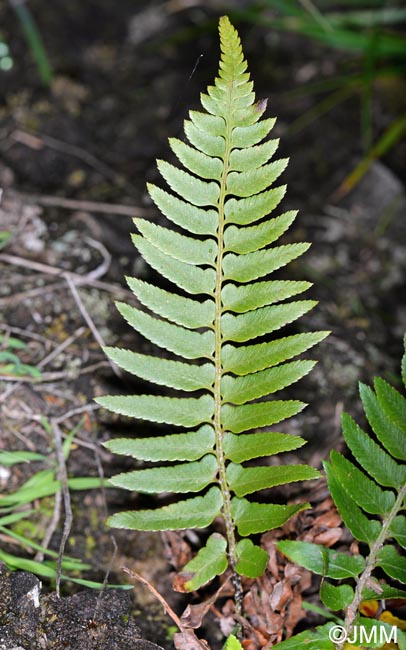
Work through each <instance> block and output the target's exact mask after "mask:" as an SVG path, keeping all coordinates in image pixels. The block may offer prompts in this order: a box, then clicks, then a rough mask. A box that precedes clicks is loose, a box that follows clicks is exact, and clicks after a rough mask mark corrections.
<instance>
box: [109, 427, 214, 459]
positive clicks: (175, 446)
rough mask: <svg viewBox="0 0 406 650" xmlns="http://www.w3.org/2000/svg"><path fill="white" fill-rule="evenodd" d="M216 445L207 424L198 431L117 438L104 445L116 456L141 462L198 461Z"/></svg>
mask: <svg viewBox="0 0 406 650" xmlns="http://www.w3.org/2000/svg"><path fill="white" fill-rule="evenodd" d="M214 443H215V436H214V431H213V428H212V427H210V426H208V425H207V424H205V425H203V426H202V427H200V429H198V430H197V431H190V432H189V433H176V434H171V435H168V436H154V437H152V438H132V439H130V440H129V439H128V438H116V439H114V440H108V441H107V442H105V443H103V444H104V446H105V447H106V448H107V449H109V450H110V451H112V452H113V453H115V454H124V455H125V456H132V457H133V458H138V459H139V460H149V461H154V462H157V461H165V460H166V461H171V460H198V459H199V458H201V457H202V456H204V455H205V454H208V453H209V452H210V451H212V449H213V447H214Z"/></svg>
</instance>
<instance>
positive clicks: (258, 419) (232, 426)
mask: <svg viewBox="0 0 406 650" xmlns="http://www.w3.org/2000/svg"><path fill="white" fill-rule="evenodd" d="M305 406H306V405H305V404H304V403H303V402H298V401H294V400H290V401H281V400H273V401H272V402H257V403H255V404H243V405H242V406H231V405H229V404H225V406H222V407H221V415H222V419H223V422H224V427H225V428H226V429H227V430H228V431H231V432H232V433H241V431H248V430H249V429H253V428H254V427H255V428H258V427H269V426H271V424H277V423H278V422H281V421H282V420H286V418H290V417H292V416H293V415H296V414H297V413H300V411H302V410H303V409H304V407H305Z"/></svg>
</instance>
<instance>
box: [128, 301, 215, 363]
mask: <svg viewBox="0 0 406 650" xmlns="http://www.w3.org/2000/svg"><path fill="white" fill-rule="evenodd" d="M116 306H117V309H118V311H119V312H120V314H121V315H122V316H123V317H124V318H125V320H126V321H127V323H128V324H129V325H131V327H133V328H134V329H135V330H136V331H137V332H139V333H140V334H142V335H143V336H145V338H147V339H149V340H150V341H152V343H155V344H156V345H159V347H161V348H164V349H166V350H169V351H170V352H174V354H177V355H178V356H180V357H184V358H185V359H199V358H201V357H206V358H208V359H210V358H211V356H212V350H213V346H214V334H213V332H211V331H206V332H203V333H202V334H200V333H199V332H190V331H189V330H187V329H184V328H183V327H178V326H177V325H172V323H167V322H166V321H164V320H159V319H158V318H153V317H152V316H150V315H149V314H146V313H144V312H142V311H141V310H139V309H135V308H134V307H130V305H126V304H125V303H121V302H117V303H116Z"/></svg>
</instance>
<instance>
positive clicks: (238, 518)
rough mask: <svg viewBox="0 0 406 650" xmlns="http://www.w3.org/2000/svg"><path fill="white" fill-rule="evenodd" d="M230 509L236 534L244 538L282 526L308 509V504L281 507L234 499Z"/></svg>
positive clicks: (238, 498)
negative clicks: (236, 529) (236, 530)
mask: <svg viewBox="0 0 406 650" xmlns="http://www.w3.org/2000/svg"><path fill="white" fill-rule="evenodd" d="M231 508H232V514H233V517H234V521H235V523H236V526H237V528H238V532H239V533H240V535H243V536H244V537H246V536H247V535H252V534H254V533H263V532H265V531H266V530H273V529H274V528H279V527H280V526H283V524H284V523H285V522H286V521H287V520H288V519H290V517H292V516H293V515H295V514H296V513H298V512H301V510H306V508H310V503H300V504H297V505H292V506H281V505H275V504H272V503H271V504H270V503H252V502H250V501H248V500H247V499H244V498H240V497H234V498H233V499H232V501H231Z"/></svg>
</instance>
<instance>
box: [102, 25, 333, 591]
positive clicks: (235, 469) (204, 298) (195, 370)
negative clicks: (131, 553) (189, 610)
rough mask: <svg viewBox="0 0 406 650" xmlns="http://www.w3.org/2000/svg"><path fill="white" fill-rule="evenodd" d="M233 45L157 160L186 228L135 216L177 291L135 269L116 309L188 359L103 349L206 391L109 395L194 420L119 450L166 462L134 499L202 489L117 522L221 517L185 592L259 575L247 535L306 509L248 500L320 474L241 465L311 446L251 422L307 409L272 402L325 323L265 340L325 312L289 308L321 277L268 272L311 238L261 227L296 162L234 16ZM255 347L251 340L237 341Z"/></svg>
mask: <svg viewBox="0 0 406 650" xmlns="http://www.w3.org/2000/svg"><path fill="white" fill-rule="evenodd" d="M220 40H221V52H222V55H221V62H220V70H219V76H218V77H217V78H216V80H215V83H214V85H212V86H209V88H208V90H207V93H204V94H202V96H201V103H202V110H201V111H196V110H193V111H190V113H189V119H188V120H186V121H185V125H184V131H185V136H186V142H183V141H182V140H180V139H177V138H172V139H170V146H171V149H172V151H173V153H174V154H175V157H176V158H177V161H178V164H175V165H174V164H169V163H167V162H165V161H162V160H160V161H158V170H159V172H160V174H161V177H162V179H163V180H164V181H165V182H166V189H162V188H160V187H158V186H157V185H148V191H149V194H150V196H151V199H152V200H153V202H154V203H155V205H156V206H157V207H158V208H159V210H160V211H161V212H162V214H163V215H164V216H165V217H166V218H167V219H168V220H169V221H170V222H172V223H173V224H175V225H176V226H178V227H179V230H180V231H179V232H178V231H176V232H175V231H174V230H173V229H172V228H168V227H164V226H162V225H156V224H153V223H151V222H149V221H146V220H144V219H135V220H134V222H135V225H136V227H137V231H138V232H137V234H135V235H133V242H134V244H135V246H136V248H137V250H138V252H139V253H140V254H141V255H142V257H143V258H144V260H145V261H146V262H147V263H148V264H149V266H150V267H152V268H153V269H154V270H155V271H157V272H158V273H159V274H160V275H161V276H162V277H164V278H166V280H169V282H170V283H171V284H172V287H173V290H170V289H169V290H168V289H162V288H160V287H158V286H155V285H154V284H151V283H149V282H145V281H142V280H139V279H137V278H127V282H128V285H129V287H130V289H131V290H132V291H133V293H134V294H135V296H136V297H137V299H138V300H139V302H140V303H141V305H142V308H135V307H130V306H129V305H126V304H125V303H117V307H118V310H119V311H120V313H121V314H122V316H123V317H124V318H125V320H126V321H127V322H128V323H129V324H130V325H131V326H132V327H133V328H134V329H135V330H136V331H137V332H139V333H140V334H141V335H142V336H144V337H145V338H147V339H148V340H149V341H151V342H152V343H154V344H155V345H157V346H159V347H161V348H164V349H165V350H166V351H168V352H171V353H173V354H175V355H176V356H177V357H178V359H171V358H169V359H167V358H165V359H163V358H159V357H158V356H150V355H145V354H139V353H137V352H134V351H131V350H126V349H122V348H111V347H108V348H105V352H106V354H107V355H108V356H109V358H110V359H111V360H112V361H114V362H115V363H117V364H118V365H119V366H120V367H121V368H123V369H125V370H127V371H128V372H130V373H132V374H133V375H135V376H137V377H139V378H141V379H143V380H146V381H149V382H153V383H155V384H158V385H162V386H167V387H170V388H173V389H176V390H179V391H182V392H183V393H190V392H191V393H193V392H195V391H200V395H199V396H198V397H196V396H192V397H183V396H182V397H177V398H175V397H161V396H156V395H134V396H107V397H103V398H100V399H99V400H98V402H99V403H100V404H101V405H102V406H105V407H106V408H108V409H110V410H112V411H114V412H116V413H119V414H123V415H126V416H129V417H134V418H137V419H142V420H150V421H152V422H159V423H166V424H171V425H175V426H179V427H184V428H185V429H190V430H189V431H184V432H182V431H181V432H179V431H177V432H176V433H168V435H163V436H162V435H160V436H156V437H152V438H148V439H145V438H136V439H134V440H127V439H125V438H121V439H118V440H112V441H109V442H108V443H106V446H107V447H108V448H109V449H110V450H111V451H114V452H116V453H119V454H126V455H129V456H133V457H135V458H138V459H140V460H146V461H150V462H153V463H157V465H156V466H155V467H148V468H146V469H139V470H135V471H132V472H131V471H130V472H127V473H124V474H120V475H119V476H116V477H114V478H113V479H112V483H113V484H114V485H116V486H121V487H125V488H126V489H128V490H133V491H137V492H148V493H150V492H151V493H159V492H172V493H175V494H176V493H182V494H188V493H197V492H199V493H200V492H201V493H202V495H203V496H197V497H194V498H193V499H186V500H183V501H182V500H181V501H177V502H175V503H172V504H171V505H169V506H164V507H162V508H157V509H156V510H145V511H136V512H125V513H119V514H116V515H113V517H111V518H110V520H109V522H110V524H111V525H112V526H118V527H128V528H134V529H140V530H163V529H167V528H173V529H181V528H187V527H206V526H208V525H209V524H211V523H212V521H213V519H214V518H215V517H217V516H218V515H221V517H222V519H223V523H224V529H225V538H223V537H221V536H219V535H218V534H215V535H214V536H211V537H209V540H208V542H207V546H206V547H205V548H203V549H202V550H201V551H200V552H199V553H198V555H197V556H196V558H195V559H194V560H192V561H191V562H190V563H189V564H188V565H187V566H186V567H185V573H186V574H190V577H189V578H188V579H187V580H186V589H188V588H189V589H196V588H198V587H199V586H201V585H202V584H205V582H207V581H208V580H210V579H211V578H213V577H214V576H215V575H217V574H219V573H222V572H223V571H224V570H225V569H226V567H227V566H228V565H231V568H232V570H233V572H234V574H242V575H247V576H249V577H256V576H258V575H260V574H261V573H262V572H263V570H264V567H265V565H266V561H267V556H266V553H265V552H264V551H263V550H262V549H260V548H259V547H257V546H255V545H254V544H253V543H252V542H251V541H250V540H248V539H242V540H240V541H239V540H238V535H240V536H242V537H246V536H248V535H250V534H253V533H257V532H262V531H264V530H269V529H271V528H275V527H277V526H280V525H282V524H283V523H284V522H285V521H286V520H287V519H288V518H289V517H290V516H292V515H293V514H294V513H296V512H298V511H300V510H301V509H303V508H305V507H308V504H299V505H292V506H291V505H279V504H262V503H255V502H252V501H249V500H248V499H246V498H244V497H245V495H248V494H251V493H254V492H257V491H258V490H263V489H267V488H270V487H272V486H275V485H280V484H283V483H289V482H293V481H302V480H310V479H314V478H316V477H317V476H318V472H317V471H316V470H314V469H313V468H310V467H307V466H305V465H293V466H289V467H288V466H284V465H282V466H280V467H273V466H267V465H264V466H262V467H259V468H257V469H253V468H249V467H244V466H243V465H242V464H241V463H243V462H244V461H246V460H249V459H252V458H261V457H264V456H269V455H272V454H278V453H282V452H284V451H288V450H292V449H297V448H299V447H300V446H301V445H302V444H304V441H303V440H302V439H301V438H299V437H298V436H292V435H289V434H286V433H275V432H267V431H258V432H251V431H252V430H253V429H260V428H263V427H268V426H270V425H272V424H276V423H278V422H282V421H283V420H285V419H287V418H290V417H292V416H294V415H296V414H297V413H299V412H300V411H301V410H302V409H303V408H304V406H305V404H303V403H302V402H299V401H295V400H282V399H269V396H270V395H273V394H274V393H275V392H277V391H280V390H282V389H285V388H286V387H288V386H290V385H291V384H293V383H295V382H296V381H298V380H299V379H300V378H302V377H304V376H305V375H306V374H307V373H308V372H310V370H311V369H312V367H313V365H314V362H313V361H306V360H299V361H295V360H293V361H292V359H293V358H294V357H296V356H297V355H299V354H301V353H302V352H304V351H306V350H307V349H309V348H311V347H312V346H313V345H315V344H316V343H318V342H319V341H321V340H322V339H323V338H324V337H325V336H326V335H327V332H312V333H303V334H297V335H293V336H288V337H283V338H279V339H275V340H273V341H267V342H258V340H257V339H258V338H260V337H262V336H264V335H269V334H271V333H275V332H277V330H279V329H281V328H283V327H285V326H286V325H287V324H289V323H292V322H294V321H296V320H297V319H298V318H299V317H300V316H302V315H303V314H305V313H307V312H308V311H309V310H310V309H312V308H313V307H314V306H315V304H316V303H315V302H314V301H312V300H294V301H290V302H284V301H286V300H287V299H290V298H292V297H294V296H297V295H298V294H301V293H303V292H304V291H306V290H307V289H308V288H309V287H310V286H311V285H310V283H308V282H301V281H288V280H274V279H269V276H270V275H271V274H272V273H273V272H274V271H276V270H277V269H280V268H282V267H284V266H285V265H287V264H288V263H289V262H291V261H292V260H294V259H296V258H298V257H299V256H300V255H302V254H303V253H305V252H306V251H307V249H308V248H309V244H308V243H294V244H286V243H285V244H279V243H278V240H279V238H280V237H281V236H282V235H283V234H284V233H285V232H286V230H287V229H288V228H289V227H290V226H291V225H292V223H293V222H294V220H295V218H296V212H294V211H290V212H285V213H283V214H281V215H279V216H275V217H273V218H272V219H268V220H264V217H266V216H267V215H268V214H269V213H270V212H272V211H273V210H274V209H275V208H276V207H277V206H278V204H279V203H280V201H281V200H282V199H283V196H284V194H285V191H286V186H284V185H282V186H277V187H272V188H270V186H271V185H272V184H273V183H274V182H275V181H276V180H277V179H278V178H279V176H280V175H281V174H282V172H283V171H284V169H285V167H286V165H287V162H288V161H287V159H276V160H274V159H273V156H274V154H275V152H276V150H277V147H278V140H277V139H266V138H267V136H268V135H269V133H270V131H271V130H272V128H273V126H274V123H275V119H274V118H266V119H261V118H262V116H263V114H264V112H265V110H266V101H259V102H256V101H255V95H254V92H253V84H252V82H251V81H250V79H249V74H248V73H247V72H246V70H247V63H246V61H245V60H244V58H243V54H242V49H241V43H240V39H239V37H238V34H237V32H236V31H235V29H234V28H233V27H232V25H231V24H230V22H229V20H228V18H226V17H224V18H222V19H221V20H220ZM245 342H249V343H248V344H247V345H244V346H241V345H239V344H240V343H245ZM190 360H199V364H198V365H195V364H191V363H190ZM254 400H260V401H254ZM248 431H250V432H251V433H243V432H248ZM174 462H176V464H173V463H174ZM158 463H166V465H160V464H158ZM168 463H170V464H169V465H168ZM237 531H238V532H237ZM210 553H211V557H212V558H213V563H212V565H211V566H209V565H210V562H208V558H209V557H210Z"/></svg>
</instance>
